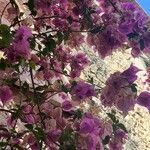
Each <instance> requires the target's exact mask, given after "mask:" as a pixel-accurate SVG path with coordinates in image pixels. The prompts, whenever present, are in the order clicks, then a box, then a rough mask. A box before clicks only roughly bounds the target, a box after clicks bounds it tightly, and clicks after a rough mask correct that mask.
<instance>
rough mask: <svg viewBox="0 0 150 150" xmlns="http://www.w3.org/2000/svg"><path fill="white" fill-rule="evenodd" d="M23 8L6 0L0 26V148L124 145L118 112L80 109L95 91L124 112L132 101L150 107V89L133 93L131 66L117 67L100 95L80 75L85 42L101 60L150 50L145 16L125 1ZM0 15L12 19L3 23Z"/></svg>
mask: <svg viewBox="0 0 150 150" xmlns="http://www.w3.org/2000/svg"><path fill="white" fill-rule="evenodd" d="M23 5H24V7H26V9H28V11H27V13H24V12H20V11H19V7H18V3H16V1H15V0H10V1H9V2H8V4H7V5H6V6H5V7H4V8H2V13H1V18H0V19H1V24H0V50H1V51H2V52H3V53H4V57H3V58H1V59H0V114H2V113H4V114H5V115H6V119H5V120H4V121H2V122H1V124H0V149H1V150H6V149H7V150H105V149H108V150H122V149H123V143H124V141H125V140H126V139H127V130H126V128H125V126H124V125H123V124H122V123H120V122H119V120H118V118H117V117H116V116H115V111H112V112H106V114H107V115H108V118H109V119H108V118H107V119H105V118H103V117H101V116H99V115H98V114H94V113H92V112H90V111H85V110H84V109H82V107H80V106H81V104H82V103H85V102H90V101H91V102H92V98H93V97H97V98H98V99H99V101H101V104H102V105H103V106H104V107H110V108H111V107H116V108H117V109H118V110H119V112H120V113H121V114H122V115H125V116H126V115H127V114H128V112H129V111H130V110H132V109H133V108H134V106H135V104H136V103H137V104H140V105H142V106H145V107H147V108H148V109H150V93H149V92H147V91H143V92H142V93H141V94H140V95H139V97H138V95H137V89H136V84H135V83H134V82H135V81H136V79H137V75H136V74H137V72H138V71H140V70H139V69H138V68H137V67H135V66H134V65H133V64H131V66H130V67H129V68H128V69H127V70H125V71H123V72H119V71H118V72H115V73H114V74H112V75H110V77H109V78H108V79H107V81H106V83H105V86H104V87H103V88H102V89H101V91H100V92H99V93H98V92H97V91H98V90H97V89H96V86H94V84H91V83H88V82H87V81H85V80H84V79H81V78H80V75H81V72H82V71H83V70H84V69H85V68H86V66H88V65H89V64H90V60H89V59H88V57H87V56H86V54H84V52H82V51H79V49H80V46H81V45H82V44H83V43H86V44H87V45H88V46H89V48H90V49H91V50H94V51H96V52H98V54H99V56H100V57H101V58H103V59H105V57H106V56H110V55H112V53H113V52H115V51H117V50H119V49H121V48H122V47H124V46H125V45H127V46H128V47H131V48H132V53H131V55H132V56H133V57H138V56H140V55H141V54H142V53H145V54H149V53H150V28H149V26H148V24H149V20H148V17H147V16H146V15H145V14H144V12H143V11H142V10H141V9H139V7H138V6H137V5H136V3H134V2H132V1H130V0H28V1H26V2H25V3H24V4H23ZM5 13H6V14H7V13H9V15H6V16H5V19H7V20H8V22H9V23H5V22H4V19H3V18H4V14H5Z"/></svg>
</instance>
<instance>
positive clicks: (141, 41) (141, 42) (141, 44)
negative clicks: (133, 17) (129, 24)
mask: <svg viewBox="0 0 150 150" xmlns="http://www.w3.org/2000/svg"><path fill="white" fill-rule="evenodd" d="M139 44H140V49H141V50H143V49H144V48H145V44H144V40H143V39H140V41H139Z"/></svg>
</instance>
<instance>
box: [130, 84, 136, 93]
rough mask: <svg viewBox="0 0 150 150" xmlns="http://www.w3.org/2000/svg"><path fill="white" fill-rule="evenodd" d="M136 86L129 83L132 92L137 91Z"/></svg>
mask: <svg viewBox="0 0 150 150" xmlns="http://www.w3.org/2000/svg"><path fill="white" fill-rule="evenodd" d="M136 86H137V84H131V85H130V87H131V90H132V92H135V93H137V88H136Z"/></svg>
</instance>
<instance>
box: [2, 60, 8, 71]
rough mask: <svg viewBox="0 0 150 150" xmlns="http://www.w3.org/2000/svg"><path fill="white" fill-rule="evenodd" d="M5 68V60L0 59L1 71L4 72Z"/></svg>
mask: <svg viewBox="0 0 150 150" xmlns="http://www.w3.org/2000/svg"><path fill="white" fill-rule="evenodd" d="M6 67H7V63H6V60H5V59H3V58H1V59H0V69H1V70H5V68H6Z"/></svg>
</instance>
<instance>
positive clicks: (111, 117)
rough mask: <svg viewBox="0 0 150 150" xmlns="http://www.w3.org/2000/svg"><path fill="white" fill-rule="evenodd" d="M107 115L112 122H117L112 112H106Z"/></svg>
mask: <svg viewBox="0 0 150 150" xmlns="http://www.w3.org/2000/svg"><path fill="white" fill-rule="evenodd" d="M107 115H108V117H109V118H110V119H111V120H112V121H113V122H114V123H115V122H117V119H116V117H115V115H114V114H112V113H107Z"/></svg>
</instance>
